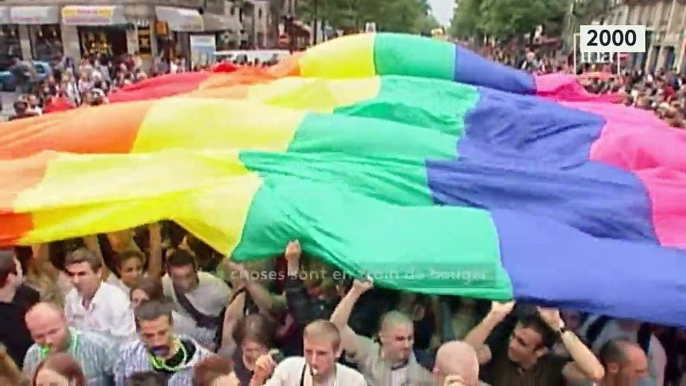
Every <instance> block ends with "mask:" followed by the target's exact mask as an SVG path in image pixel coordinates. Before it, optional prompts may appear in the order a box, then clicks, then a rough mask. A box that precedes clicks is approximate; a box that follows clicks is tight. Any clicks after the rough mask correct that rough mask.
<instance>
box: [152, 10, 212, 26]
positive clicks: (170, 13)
mask: <svg viewBox="0 0 686 386" xmlns="http://www.w3.org/2000/svg"><path fill="white" fill-rule="evenodd" d="M155 16H156V17H157V19H158V20H161V21H163V22H165V23H167V26H169V29H170V30H172V31H176V32H202V31H203V26H204V23H203V19H202V16H200V13H199V12H198V11H197V10H194V9H186V8H174V7H155Z"/></svg>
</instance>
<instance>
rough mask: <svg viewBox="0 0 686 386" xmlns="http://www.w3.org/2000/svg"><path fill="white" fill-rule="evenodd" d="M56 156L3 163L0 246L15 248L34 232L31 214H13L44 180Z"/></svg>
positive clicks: (48, 153)
mask: <svg viewBox="0 0 686 386" xmlns="http://www.w3.org/2000/svg"><path fill="white" fill-rule="evenodd" d="M56 157H57V154H56V153H53V152H46V153H41V154H38V155H35V156H33V157H27V158H22V159H19V160H10V161H0V186H2V189H0V245H8V244H10V245H11V244H16V243H17V241H18V240H19V239H20V238H21V237H22V236H23V235H25V234H26V233H28V232H30V231H31V230H32V229H33V221H32V219H31V214H29V213H14V207H13V204H14V201H15V199H16V198H17V197H18V196H19V195H20V194H22V193H23V192H25V191H27V190H30V189H32V188H34V187H36V186H38V184H39V183H40V182H41V181H42V180H43V176H44V175H45V170H46V168H47V165H48V163H49V162H50V161H52V160H53V159H55V158H56Z"/></svg>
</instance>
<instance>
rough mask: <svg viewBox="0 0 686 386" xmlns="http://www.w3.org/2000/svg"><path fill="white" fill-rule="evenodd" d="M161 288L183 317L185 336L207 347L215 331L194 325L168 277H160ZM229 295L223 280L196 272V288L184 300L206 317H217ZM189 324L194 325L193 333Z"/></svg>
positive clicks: (225, 304) (205, 273)
mask: <svg viewBox="0 0 686 386" xmlns="http://www.w3.org/2000/svg"><path fill="white" fill-rule="evenodd" d="M162 288H163V289H164V295H165V296H166V297H167V298H169V299H172V300H173V301H174V304H175V305H176V310H177V311H178V312H179V314H181V315H183V316H184V317H185V318H184V327H185V329H186V334H188V335H190V336H192V337H193V338H195V339H196V340H198V342H199V343H200V344H202V345H203V346H206V347H207V345H209V344H210V343H211V342H212V340H213V338H214V335H215V332H216V331H214V330H212V331H210V330H209V329H207V328H202V327H198V326H197V325H196V323H195V321H194V320H193V318H192V315H190V314H189V313H188V312H187V311H186V310H184V309H183V307H182V306H181V304H179V302H178V300H177V299H176V294H175V293H174V286H173V284H172V281H171V278H170V277H169V275H164V277H162ZM230 294H231V291H230V290H229V286H228V285H227V284H226V283H224V281H223V280H221V279H219V278H217V277H215V276H214V275H211V274H209V273H207V272H198V286H197V287H196V288H195V289H194V290H192V291H190V292H187V293H186V298H188V301H189V302H190V303H191V304H192V305H193V307H195V309H197V310H198V311H200V312H201V313H203V314H205V315H208V316H219V315H220V314H221V312H222V310H223V309H224V307H226V306H227V303H228V301H229V296H230ZM189 323H192V324H193V325H194V327H195V330H194V331H189V330H188V328H189Z"/></svg>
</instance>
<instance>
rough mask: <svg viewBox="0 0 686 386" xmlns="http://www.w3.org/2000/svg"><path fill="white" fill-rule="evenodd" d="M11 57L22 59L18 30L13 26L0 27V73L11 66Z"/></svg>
mask: <svg viewBox="0 0 686 386" xmlns="http://www.w3.org/2000/svg"><path fill="white" fill-rule="evenodd" d="M13 57H19V58H20V59H23V55H22V54H21V44H20V43H19V29H18V27H17V26H16V25H14V24H11V25H0V71H5V70H7V69H8V68H9V67H10V66H11V65H12V58H13Z"/></svg>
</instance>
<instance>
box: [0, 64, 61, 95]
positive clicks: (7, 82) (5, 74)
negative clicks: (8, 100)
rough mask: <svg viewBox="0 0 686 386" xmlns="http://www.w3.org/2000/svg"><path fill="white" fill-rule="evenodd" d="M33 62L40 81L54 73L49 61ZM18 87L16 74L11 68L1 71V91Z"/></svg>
mask: <svg viewBox="0 0 686 386" xmlns="http://www.w3.org/2000/svg"><path fill="white" fill-rule="evenodd" d="M32 64H33V68H34V69H35V70H36V74H37V75H38V81H39V82H42V81H43V80H44V79H45V78H46V77H47V76H48V75H50V74H51V73H52V68H51V67H50V64H49V63H47V62H32ZM16 88H17V84H16V80H15V79H14V75H12V73H10V72H9V70H5V71H0V91H14V90H15V89H16Z"/></svg>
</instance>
